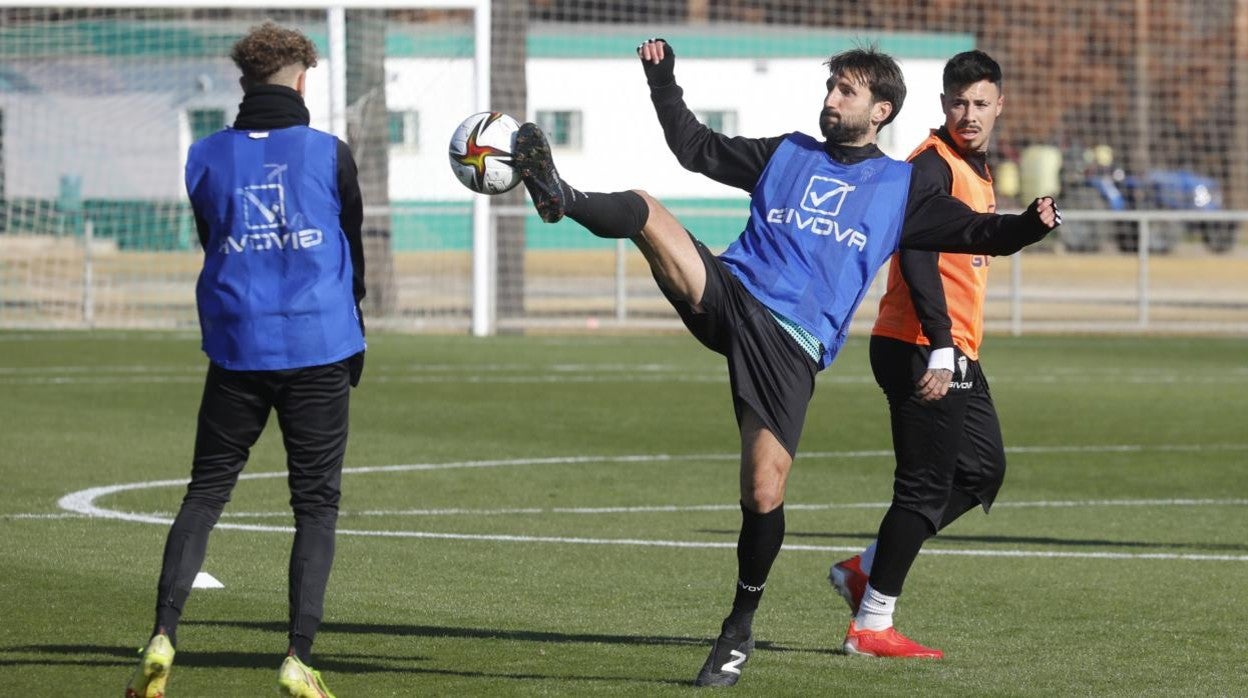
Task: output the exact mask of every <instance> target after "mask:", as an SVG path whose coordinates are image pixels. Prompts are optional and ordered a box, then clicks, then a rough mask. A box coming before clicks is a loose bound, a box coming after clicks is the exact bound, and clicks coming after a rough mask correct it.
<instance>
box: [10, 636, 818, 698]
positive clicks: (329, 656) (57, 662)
mask: <svg viewBox="0 0 1248 698" xmlns="http://www.w3.org/2000/svg"><path fill="white" fill-rule="evenodd" d="M189 625H199V626H205V627H228V628H238V629H242V630H252V631H259V632H266V633H273V634H278V635H284V634H285V633H286V624H285V623H282V622H278V621H245V620H184V621H182V626H183V627H185V626H189ZM321 631H322V632H324V633H341V634H346V635H386V636H389V637H397V638H405V637H406V638H421V637H425V638H452V639H469V640H506V641H518V642H539V643H586V644H613V645H636V646H658V647H705V648H709V647H710V646H711V643H712V641H713V638H695V637H679V636H661V635H610V634H602V633H562V632H549V631H534V630H495V629H489V628H464V627H444V626H434V625H401V624H393V623H325V624H324V625H322V626H321ZM757 648H758V649H760V650H763V651H767V652H803V653H813V654H840V650H839V649H835V650H834V649H811V648H795V647H788V646H784V645H779V644H776V643H773V642H767V641H760V642H758V644H757ZM23 655H25V656H23ZM138 656H139V655H138V653H137V652H136V651H135V649H134V648H133V647H119V646H115V645H113V646H110V645H88V644H77V645H69V644H66V645H52V644H47V645H19V646H13V647H0V667H4V666H95V667H107V666H118V667H131V666H134V665H135V664H136V663H137V661H138ZM429 660H430V658H429V657H424V656H419V655H403V656H383V655H377V654H369V655H355V654H344V653H321V654H318V655H317V657H316V668H317V669H319V670H321V671H325V672H332V673H335V674H373V673H403V674H427V675H432V676H450V677H458V678H489V679H514V680H561V681H567V680H575V681H604V682H625V683H631V684H639V685H674V686H680V685H688V684H689V683H690V681H689V680H687V679H684V678H682V679H663V678H645V677H638V676H624V675H621V676H596V675H577V674H567V673H557V672H550V673H540V672H524V673H520V672H488V671H469V670H456V669H446V668H433V667H422V666H419V665H418V663H419V662H425V661H429ZM279 662H280V656H276V655H273V654H257V653H254V652H234V651H231V652H197V651H195V650H194V649H193V648H186V649H184V650H183V651H181V652H179V653H178V656H177V660H176V662H175V664H176V665H177V666H179V667H202V668H228V669H273V670H276V667H277V665H278V663H279Z"/></svg>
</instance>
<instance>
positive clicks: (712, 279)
mask: <svg viewBox="0 0 1248 698" xmlns="http://www.w3.org/2000/svg"><path fill="white" fill-rule="evenodd" d="M637 52H638V55H639V57H640V58H641V60H642V66H643V67H644V69H645V73H646V80H647V82H648V83H649V86H650V96H651V100H652V101H653V102H654V106H655V110H656V112H657V114H658V117H659V123H660V124H661V125H662V127H663V133H664V136H665V138H666V140H667V143H668V146H669V147H670V148H671V150H672V152H673V153H674V154H675V155H676V158H677V160H679V161H680V164H681V165H683V166H684V167H685V168H686V169H689V170H692V171H694V172H699V173H702V174H704V175H706V176H708V177H710V178H711V179H714V180H716V181H718V182H721V183H723V184H727V185H729V186H734V187H738V188H740V189H743V190H745V191H747V192H749V194H750V216H749V219H748V220H747V221H746V224H745V227H744V230H742V232H741V235H740V237H738V238H737V240H736V241H735V242H733V243H732V245H730V246H729V247H728V249H727V250H726V251H724V252H723V253H722V254H721V255H719V256H715V255H713V254H711V252H710V251H709V250H708V249H707V248H706V247H705V246H704V245H702V243H700V242H699V241H698V240H697V239H696V238H695V237H694V236H693V235H691V234H690V233H689V232H688V231H686V229H685V228H684V226H683V225H681V223H680V221H678V220H677V219H676V218H675V217H674V216H673V215H672V214H671V212H669V211H668V210H667V209H666V208H664V207H663V205H662V204H660V203H659V202H658V201H657V200H655V199H654V197H652V196H650V195H649V194H647V193H646V192H644V191H638V190H634V191H625V192H615V193H586V192H582V191H578V190H576V189H574V188H573V187H572V186H570V185H569V184H568V183H567V182H565V181H564V180H563V179H562V178H561V177H560V176H559V174H558V172H557V170H556V169H555V166H554V162H553V160H552V158H551V155H550V146H549V144H548V143H547V142H546V139H545V136H544V135H543V134H542V132H541V130H540V129H538V128H537V127H536V126H535V125H533V124H524V125H522V126H521V127H520V131H519V132H518V133H517V137H516V152H515V166H516V168H517V170H518V171H519V172H520V175H521V177H522V178H523V180H524V184H525V187H526V188H527V189H528V191H529V195H530V196H531V197H532V199H533V202H534V205H535V206H536V208H537V211H538V214H539V215H540V216H541V217H542V219H543V220H545V221H547V222H554V221H557V220H560V219H561V218H563V217H564V216H567V217H569V218H571V219H572V220H574V221H576V222H577V223H580V224H581V225H583V226H584V227H585V228H587V229H588V230H589V231H590V232H592V233H594V234H595V235H598V236H600V237H606V238H629V239H631V240H632V241H633V242H634V243H635V244H636V245H637V247H638V248H639V249H640V250H641V252H642V254H643V255H644V256H645V258H646V260H647V261H648V262H649V264H650V268H651V271H652V272H653V274H654V277H655V280H656V281H657V282H658V285H659V288H660V289H661V290H662V291H663V293H664V294H665V295H666V296H667V298H668V300H669V301H671V303H672V305H673V307H674V308H675V309H676V311H677V313H679V315H680V317H681V319H682V320H683V321H684V322H685V325H686V326H687V327H688V328H689V330H690V331H691V333H692V334H693V335H694V336H695V337H696V338H697V339H698V340H699V341H701V342H702V343H703V344H705V345H706V346H707V347H709V348H711V349H713V350H714V351H716V352H719V353H720V354H723V355H724V356H725V358H726V359H727V362H728V370H729V378H730V383H731V387H732V398H733V404H734V407H735V411H736V417H737V426H738V428H739V430H740V435H741V449H742V451H741V472H740V482H741V500H740V503H741V514H742V523H741V533H740V537H739V539H738V543H737V583H736V594H735V596H734V599H733V603H732V610H731V611H730V612H729V614H728V616H727V617H726V618H725V619H724V621H723V623H722V625H721V627H720V635H719V637H718V638H717V639H716V641H715V644H714V646H713V648H712V649H711V653H710V655H709V656H708V657H707V659H706V662H705V663H704V664H703V666H702V669H701V671H700V672H699V673H698V676H697V678H696V680H695V684H696V685H698V686H731V685H733V684H735V683H736V682H737V681H738V680H739V679H740V677H741V670H742V667H743V666H744V665H745V663H746V661H748V659H749V656H750V653H751V651H752V650H753V648H754V635H753V631H752V622H753V617H754V612H755V610H756V609H757V608H758V604H759V600H760V598H761V597H762V594H763V590H764V588H765V587H766V584H767V575H768V573H769V572H770V570H771V566H772V563H773V562H774V561H775V559H776V556H777V554H778V553H779V552H780V547H781V544H782V542H783V540H784V492H785V483H786V481H787V479H788V474H789V471H790V469H791V468H792V465H793V459H794V457H795V455H796V454H797V445H798V440H799V438H800V437H801V431H802V424H803V422H804V421H805V418H806V409H807V406H808V404H809V402H810V398H811V396H812V395H813V393H814V387H815V375H816V374H817V373H818V372H819V371H820V370H822V369H824V368H827V367H828V366H829V365H830V364H831V363H832V361H833V360H834V359H835V358H836V354H837V352H838V351H839V350H840V348H841V346H842V344H843V343H844V341H845V337H846V334H847V332H848V330H849V321H850V319H851V318H852V317H853V314H854V310H855V309H857V307H858V304H859V303H861V302H862V299H863V296H864V295H865V294H866V292H867V290H868V288H869V286H870V284H871V281H872V279H874V277H875V274H876V272H877V271H878V270H879V268H880V267H881V266H882V265H883V264H884V262H885V261H887V260H888V258H889V257H890V256H891V255H892V254H893V253H894V252H896V251H897V250H898V248H900V247H907V248H914V249H926V250H937V251H949V252H969V253H975V254H989V255H998V254H1011V253H1013V252H1016V251H1018V250H1019V249H1022V248H1023V247H1025V246H1026V245H1029V244H1031V243H1034V242H1036V241H1038V240H1040V239H1042V238H1043V237H1044V236H1045V235H1047V234H1048V233H1049V231H1051V230H1053V229H1054V228H1056V227H1057V226H1058V225H1059V224H1060V223H1061V217H1060V215H1059V214H1058V211H1057V207H1056V205H1055V204H1054V202H1053V200H1052V199H1049V198H1047V197H1046V198H1042V199H1037V200H1036V201H1034V202H1033V203H1032V204H1031V206H1030V207H1029V208H1028V209H1027V211H1026V212H1025V213H1023V214H1021V215H1013V216H1000V215H996V214H979V213H975V212H974V211H972V210H971V209H969V208H967V207H966V205H965V204H963V203H962V202H960V201H958V200H957V199H954V198H953V197H951V196H949V195H948V194H947V193H943V192H942V191H940V190H939V188H938V187H937V186H936V185H935V184H934V183H932V182H928V181H926V180H924V179H921V178H916V177H914V176H913V170H912V168H911V166H910V165H909V164H907V163H903V162H899V161H896V160H893V159H891V158H888V157H886V156H885V155H884V153H883V152H881V151H880V149H879V148H878V147H877V146H876V145H875V142H876V136H877V134H878V132H879V130H880V129H881V128H883V127H884V126H885V125H887V124H888V123H889V122H890V121H892V120H893V118H895V117H896V116H897V113H898V112H899V111H900V110H901V106H902V103H903V101H904V100H905V94H906V87H905V82H904V81H903V80H902V75H901V70H900V68H899V67H898V66H897V63H896V62H895V61H894V60H893V59H892V58H891V57H889V56H887V55H885V54H882V53H879V52H877V51H875V50H873V49H855V50H851V51H847V52H844V53H840V54H837V55H835V56H832V57H831V58H830V59H829V60H828V62H827V65H828V68H829V77H828V80H827V83H826V85H825V86H824V87H825V92H824V98H823V104H822V110H821V112H820V114H819V127H820V131H821V133H822V135H823V140H819V139H816V138H812V137H810V136H807V135H805V134H801V133H790V134H786V135H781V136H775V137H771V138H758V139H754V138H742V137H735V138H729V137H727V136H724V135H722V134H719V133H716V132H714V131H712V130H711V129H709V128H707V127H705V126H703V125H702V124H701V123H699V122H698V120H697V118H696V117H695V116H694V115H693V113H692V112H691V111H690V110H689V108H688V107H687V106H686V105H685V103H684V99H683V94H684V93H683V91H682V89H681V88H680V87H679V86H678V85H677V84H676V80H675V77H674V70H673V68H674V65H675V56H674V54H673V52H672V50H671V47H670V46H668V44H667V43H666V42H665V41H663V40H662V39H652V40H650V41H647V42H645V43H643V44H642V45H641V46H639V47H638V49H637Z"/></svg>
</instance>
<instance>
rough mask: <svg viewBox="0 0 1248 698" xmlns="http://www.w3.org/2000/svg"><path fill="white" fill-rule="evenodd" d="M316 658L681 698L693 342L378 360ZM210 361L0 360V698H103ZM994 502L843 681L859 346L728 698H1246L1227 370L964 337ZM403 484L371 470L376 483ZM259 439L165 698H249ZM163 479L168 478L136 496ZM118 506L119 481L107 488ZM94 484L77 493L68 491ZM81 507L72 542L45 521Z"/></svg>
mask: <svg viewBox="0 0 1248 698" xmlns="http://www.w3.org/2000/svg"><path fill="white" fill-rule="evenodd" d="M370 343H371V348H370V350H369V355H368V366H367V368H366V371H365V375H364V382H363V384H362V386H361V387H360V388H359V389H358V390H357V391H356V392H355V393H354V395H353V398H352V399H353V404H352V432H351V442H350V447H349V450H348V455H347V467H348V470H347V472H346V474H345V475H344V479H343V485H344V502H343V511H342V517H341V519H340V521H339V527H340V531H341V534H340V536H339V538H338V551H337V560H336V564H335V567H334V572H333V576H332V577H331V580H330V588H329V594H328V598H327V602H326V618H325V624H324V626H323V628H322V632H321V634H320V635H319V637H318V641H317V644H316V647H315V660H316V661H315V665H316V666H317V668H319V669H321V670H322V671H323V672H324V674H325V676H326V679H327V681H328V683H329V686H330V688H331V689H333V690H334V691H335V693H337V695H338V696H339V697H340V698H343V697H345V698H353V697H372V696H415V695H564V696H581V695H588V694H595V695H597V694H604V695H637V696H651V695H678V694H683V693H686V692H688V691H690V690H691V689H690V688H689V686H690V682H691V680H692V678H693V676H694V674H695V673H696V672H697V669H698V667H699V666H700V665H701V663H702V661H703V659H704V658H705V656H706V652H707V651H708V647H709V643H710V640H711V639H712V637H713V636H714V634H715V633H716V631H717V629H718V624H719V621H720V619H721V618H722V616H723V615H724V613H725V612H726V611H727V608H728V605H729V603H730V600H731V595H732V587H733V582H734V573H735V558H734V555H733V551H732V550H733V545H734V543H735V540H736V531H737V527H738V525H739V520H740V519H739V513H738V512H737V511H736V510H735V509H734V504H735V502H736V497H737V476H736V460H737V457H736V451H737V436H736V433H735V428H734V425H733V420H732V415H731V404H730V401H729V399H728V388H727V377H726V372H725V370H724V366H723V362H722V359H721V358H720V357H718V356H716V355H714V354H712V353H711V352H709V351H707V350H705V349H703V348H702V347H701V346H699V345H698V344H697V343H696V342H695V341H694V340H692V339H690V338H689V337H687V336H683V335H676V334H673V335H665V336H650V337H638V336H626V337H616V336H549V337H547V336H531V337H499V338H490V339H471V338H466V337H427V336H397V335H376V336H373V337H371V338H370ZM205 365H206V362H205V359H204V358H203V356H202V354H200V352H199V349H198V341H197V337H195V336H191V335H187V334H174V333H140V332H132V333H131V332H96V333H76V332H66V333H28V332H4V333H0V395H2V396H3V398H2V399H0V482H2V483H3V484H2V488H3V489H2V491H3V496H0V693H3V694H4V695H12V696H58V697H59V696H69V695H83V696H99V695H120V694H121V691H122V688H123V686H124V685H125V682H126V679H127V678H128V676H129V674H130V672H131V670H132V668H133V666H134V665H135V664H136V662H137V654H136V651H135V649H136V648H137V647H138V646H139V645H140V644H142V643H143V642H144V641H145V640H146V633H147V632H148V630H149V629H150V623H151V614H152V607H153V604H154V596H155V586H156V577H157V573H158V569H159V565H160V557H161V549H162V545H163V542H164V536H165V533H166V531H167V524H160V523H145V522H143V520H144V519H155V520H167V519H169V518H171V517H172V513H173V512H174V511H176V508H177V506H178V502H179V500H180V496H181V492H182V489H181V486H180V485H178V484H169V483H168V482H167V481H171V480H172V481H181V480H183V479H185V478H186V477H187V474H188V472H189V461H190V452H191V445H192V439H193V435H194V428H195V411H196V408H197V405H198V400H199V395H200V390H201V388H202V381H203V373H204V368H205ZM984 366H985V369H986V371H987V373H988V376H989V379H990V381H991V383H992V387H993V391H994V395H995V397H996V400H997V404H998V408H999V411H1000V414H1001V418H1002V422H1003V427H1004V431H1005V437H1006V442H1007V446H1008V447H1009V449H1010V451H1009V459H1010V460H1009V474H1008V476H1007V480H1006V485H1005V488H1004V490H1003V492H1002V495H1001V498H1000V501H999V505H998V507H997V508H996V509H994V510H993V512H992V514H991V515H989V516H984V515H982V514H979V513H973V514H970V515H968V516H966V517H964V518H963V520H961V521H959V522H957V523H956V524H954V526H952V527H951V528H950V529H948V530H947V531H946V535H942V536H940V537H939V538H937V539H934V540H933V541H931V542H930V543H929V544H928V546H927V548H926V552H925V554H924V555H921V556H920V557H919V559H918V561H917V562H916V563H915V566H914V568H913V571H912V573H911V575H910V579H909V580H908V583H907V587H906V591H905V594H904V595H903V596H902V598H901V600H900V602H899V604H898V613H897V621H898V627H899V628H900V629H901V630H902V631H903V632H906V633H907V634H909V635H910V636H911V637H914V638H915V639H917V640H920V641H922V642H925V643H927V644H931V645H934V646H937V647H940V648H941V649H943V650H944V651H945V653H946V659H944V660H942V661H938V662H933V661H889V660H872V659H865V658H859V657H847V656H845V655H843V654H841V653H840V651H839V649H838V648H839V646H840V643H841V639H842V637H843V633H844V631H845V626H846V625H847V624H848V621H849V616H848V611H847V610H846V609H845V607H844V604H843V602H842V601H841V600H840V599H839V598H838V597H837V596H835V594H834V593H833V592H832V591H831V589H830V588H829V586H828V584H827V582H826V579H825V577H826V573H827V568H828V565H829V564H830V563H831V562H834V561H836V560H839V559H841V558H843V557H845V556H846V555H847V552H848V551H851V550H857V549H859V548H860V547H861V546H863V545H865V544H866V543H867V542H868V541H869V540H870V539H871V538H872V537H873V536H874V531H875V528H876V526H877V525H878V523H879V519H880V516H881V515H882V514H883V511H884V504H883V503H884V502H886V501H887V500H888V497H889V493H890V487H891V472H892V462H891V461H892V459H891V456H890V455H889V433H888V423H887V410H886V406H885V404H884V400H883V397H882V396H881V394H880V393H879V390H878V388H876V386H875V385H874V383H873V381H872V380H871V378H870V370H869V367H868V364H867V357H866V342H865V340H864V339H863V338H861V337H854V338H852V339H851V341H850V343H849V345H848V347H847V348H846V350H845V351H844V352H843V353H842V355H841V357H840V358H839V359H838V361H837V363H836V364H835V365H834V366H833V367H832V368H831V369H830V370H829V371H825V372H824V373H823V374H821V376H820V380H819V386H818V388H817V390H816V394H815V399H814V402H813V404H812V407H811V412H810V417H809V419H808V422H807V425H806V431H805V435H804V439H803V444H802V447H803V452H802V454H800V455H799V458H798V461H797V463H796V464H795V467H794V472H793V475H792V477H791V479H790V488H789V493H788V498H787V502H786V508H787V510H788V517H787V518H788V536H787V538H786V546H787V549H786V550H785V551H784V552H782V553H781V555H780V558H779V560H778V561H777V563H776V566H775V568H774V570H773V573H772V576H771V579H770V581H769V583H768V591H767V594H766V596H765V597H764V600H763V607H762V609H761V610H760V612H759V615H758V617H757V620H756V623H755V630H756V634H757V637H758V641H759V648H758V650H757V651H756V653H755V655H754V656H753V657H752V659H751V660H750V663H749V665H748V666H747V668H746V672H745V676H744V678H743V679H742V682H741V684H739V685H738V687H737V688H736V689H734V690H735V691H736V692H737V693H740V694H742V695H759V696H763V695H765V696H789V695H792V696H807V695H835V694H838V693H845V694H850V695H905V696H910V695H955V694H956V695H968V694H969V695H1034V696H1056V695H1122V696H1138V695H1236V694H1238V695H1242V694H1243V692H1244V691H1245V673H1244V667H1245V666H1248V644H1246V643H1245V637H1246V635H1245V630H1244V629H1245V628H1246V627H1248V429H1246V428H1245V418H1246V416H1248V409H1246V407H1248V398H1246V397H1245V394H1246V389H1248V344H1245V341H1244V340H1243V339H1225V338H1222V339H1210V338H1160V337H1146V338H1141V337H1023V338H1010V337H990V338H989V339H988V341H987V342H986V348H985V353H984ZM387 466H395V467H387ZM283 468H284V465H283V453H282V449H281V443H280V439H279V436H278V432H277V427H276V422H270V425H269V429H268V431H266V433H265V435H264V436H263V437H262V438H261V441H260V443H259V444H258V445H257V447H256V448H255V450H254V451H253V454H252V460H251V463H250V465H249V466H248V468H247V471H246V472H247V475H248V476H253V475H262V476H263V475H266V474H267V475H268V476H265V477H247V479H244V480H243V481H241V482H240V484H239V486H238V488H237V490H236V491H235V496H234V500H233V501H232V502H231V504H230V506H229V507H227V509H226V514H225V516H224V517H223V519H222V525H223V527H222V528H220V529H218V530H217V531H216V532H215V533H214V534H213V537H212V539H211V543H210V546H209V553H208V559H207V561H206V563H205V566H204V571H206V572H208V573H210V574H212V575H213V576H215V577H216V578H218V579H219V580H221V581H222V582H223V583H224V585H225V588H224V589H216V590H196V591H195V592H194V593H193V594H192V596H191V599H190V602H189V604H188V606H187V609H186V613H185V616H184V619H183V624H182V626H181V628H180V631H179V641H180V647H179V652H178V656H177V659H176V661H175V663H174V669H173V674H172V678H171V680H170V684H169V689H170V690H169V695H170V696H172V697H174V698H177V697H180V696H256V695H269V694H271V692H272V691H273V686H274V681H275V678H276V676H275V675H276V669H277V666H278V664H279V663H280V660H281V655H282V652H283V651H284V650H285V647H286V645H285V636H284V627H285V614H286V589H285V575H286V564H287V559H286V558H287V554H288V551H289V546H290V537H291V534H290V532H289V530H288V527H289V526H290V524H291V521H290V515H289V511H288V509H287V505H286V499H287V495H286V492H285V482H284V479H283V478H282V477H280V475H279V476H276V477H274V476H273V475H278V474H280V473H281V472H282V471H283ZM162 483H163V484H162ZM123 485H129V486H130V487H128V488H122V487H120V486H123ZM91 488H101V489H98V490H94V491H93V492H94V494H91V493H87V494H82V493H83V492H84V491H86V490H90V489H91ZM74 493H78V494H77V495H75V497H73V498H71V503H73V506H75V507H78V508H82V507H83V506H85V505H87V504H89V505H90V506H93V507H95V508H96V511H97V512H98V515H97V516H94V517H87V516H84V515H81V514H73V513H70V512H68V511H66V510H65V509H63V508H62V507H61V506H59V505H58V501H61V500H62V498H63V497H66V496H67V495H71V494H74Z"/></svg>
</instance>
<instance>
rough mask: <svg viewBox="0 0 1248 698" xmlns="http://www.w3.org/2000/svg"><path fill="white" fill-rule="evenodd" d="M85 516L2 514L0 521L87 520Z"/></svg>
mask: <svg viewBox="0 0 1248 698" xmlns="http://www.w3.org/2000/svg"><path fill="white" fill-rule="evenodd" d="M85 518H88V517H87V516H86V515H85V514H0V519H8V520H11V521H23V520H39V521H47V520H53V519H85Z"/></svg>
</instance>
